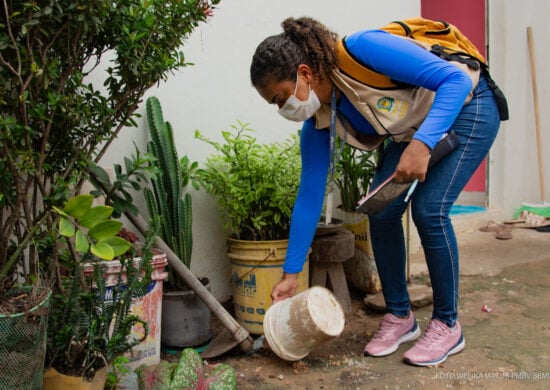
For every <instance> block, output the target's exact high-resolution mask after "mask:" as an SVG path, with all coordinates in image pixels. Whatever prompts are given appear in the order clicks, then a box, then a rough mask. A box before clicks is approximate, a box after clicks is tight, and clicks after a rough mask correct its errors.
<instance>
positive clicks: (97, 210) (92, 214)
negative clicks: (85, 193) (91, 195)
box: [78, 206, 113, 229]
mask: <svg viewBox="0 0 550 390" xmlns="http://www.w3.org/2000/svg"><path fill="white" fill-rule="evenodd" d="M111 214H113V208H112V207H110V206H96V207H92V208H91V209H89V210H88V212H87V213H86V214H85V215H83V216H82V218H80V220H79V221H78V223H79V225H81V226H84V227H85V228H88V229H91V228H93V227H94V226H95V225H97V224H98V223H100V222H103V221H105V220H107V219H109V217H110V216H111Z"/></svg>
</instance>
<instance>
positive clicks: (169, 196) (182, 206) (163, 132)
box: [144, 96, 198, 290]
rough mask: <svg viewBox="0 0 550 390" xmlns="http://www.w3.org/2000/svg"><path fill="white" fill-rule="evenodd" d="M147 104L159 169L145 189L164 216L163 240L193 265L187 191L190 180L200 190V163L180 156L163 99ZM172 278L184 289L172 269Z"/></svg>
mask: <svg viewBox="0 0 550 390" xmlns="http://www.w3.org/2000/svg"><path fill="white" fill-rule="evenodd" d="M146 107H147V119H148V123H149V132H150V134H151V142H149V145H148V150H149V153H150V154H151V155H153V156H154V157H155V160H154V161H153V162H152V166H153V167H154V168H155V169H156V171H157V175H156V176H155V177H154V178H152V179H151V184H152V190H150V189H145V192H144V194H145V200H146V201H147V210H148V211H149V215H150V217H151V218H155V219H157V218H160V220H161V221H162V228H161V230H160V236H161V238H162V240H163V241H164V242H165V243H166V244H167V245H168V246H169V247H170V248H171V249H172V250H173V251H174V253H175V254H176V255H177V256H178V258H179V259H180V260H181V261H182V262H183V263H184V264H185V266H186V267H187V268H189V267H190V265H191V253H192V250H193V231H192V223H193V214H192V199H191V194H189V192H184V191H185V188H186V187H187V186H188V184H189V183H192V185H193V187H194V188H195V189H198V182H197V181H196V180H195V179H194V176H193V175H194V172H195V171H196V169H197V166H198V164H197V163H196V162H192V163H191V162H190V161H189V158H188V157H187V156H184V157H182V158H181V159H179V158H178V153H177V150H176V146H175V144H174V135H173V131H172V125H171V124H170V122H167V121H166V122H165V121H164V118H163V115H162V108H161V105H160V102H159V100H158V99H157V98H156V97H154V96H153V97H150V98H148V99H147V106H146ZM169 281H170V282H171V284H173V285H174V286H175V287H177V288H178V289H180V290H181V289H182V288H183V285H184V284H185V283H184V282H183V280H181V278H180V277H179V276H178V275H177V274H175V273H173V272H170V279H169Z"/></svg>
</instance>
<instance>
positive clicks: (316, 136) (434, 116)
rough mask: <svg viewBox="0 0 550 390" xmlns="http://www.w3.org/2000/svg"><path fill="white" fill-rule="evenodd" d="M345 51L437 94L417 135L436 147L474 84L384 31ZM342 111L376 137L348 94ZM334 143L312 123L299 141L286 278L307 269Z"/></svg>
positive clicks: (358, 37) (360, 38)
mask: <svg viewBox="0 0 550 390" xmlns="http://www.w3.org/2000/svg"><path fill="white" fill-rule="evenodd" d="M346 46H347V48H348V49H349V51H350V52H351V53H352V54H353V55H354V56H355V57H356V58H358V59H359V60H360V61H361V62H363V63H364V64H366V65H368V66H369V67H370V68H372V69H374V70H375V71H377V72H379V73H382V74H385V75H387V76H389V77H391V78H392V79H394V80H398V81H401V82H404V83H406V84H410V85H417V86H421V87H424V88H426V89H429V90H432V91H435V97H434V101H433V104H432V107H431V109H430V112H429V113H428V116H427V117H426V119H425V120H424V122H423V123H422V125H421V126H420V127H419V129H418V130H417V131H416V133H415V135H414V136H413V138H414V139H417V140H419V141H421V142H423V143H424V144H426V145H427V146H428V147H429V148H430V149H431V148H433V146H434V145H435V144H436V143H437V141H438V140H439V139H440V138H441V136H442V135H443V134H444V133H446V132H447V131H448V130H449V128H450V127H451V125H452V124H453V122H454V121H455V119H456V117H457V116H458V113H459V112H460V110H461V108H462V106H463V104H464V100H465V99H466V97H467V95H468V93H469V92H470V89H471V86H472V84H471V80H470V78H469V77H468V75H466V74H465V73H464V72H463V71H461V70H460V69H458V68H457V67H456V66H454V65H452V64H450V63H449V62H447V61H445V60H443V59H440V58H439V57H437V56H435V55H434V54H432V53H430V52H429V51H427V50H425V49H423V48H421V47H419V46H417V45H415V44H414V43H411V42H409V41H408V40H406V39H403V38H400V37H396V36H394V35H391V34H389V33H386V32H384V31H380V30H364V31H360V32H357V33H355V34H352V35H350V36H348V37H347V38H346ZM337 110H338V114H339V115H342V116H344V117H345V118H346V119H347V121H348V122H349V123H350V125H351V126H352V127H353V128H354V129H355V130H356V131H358V132H361V133H364V134H376V132H375V130H374V128H373V127H372V126H371V125H370V124H369V123H368V122H367V121H366V119H365V118H364V117H363V116H362V115H361V114H360V113H359V112H358V111H357V110H356V109H355V108H354V107H353V105H352V104H351V103H350V102H349V100H348V99H347V98H346V97H345V96H344V95H343V94H342V97H341V99H340V101H339V102H338V107H337ZM329 142H330V134H329V132H328V131H326V130H318V129H315V121H314V119H313V118H311V119H308V120H307V121H305V122H304V124H303V127H302V133H301V139H300V149H301V154H302V175H301V181H300V188H299V191H298V196H297V198H296V203H295V205H294V209H293V213H292V219H291V225H290V237H289V247H288V251H287V256H286V260H285V264H284V266H283V269H284V272H286V273H297V272H300V271H301V270H302V268H303V264H304V262H305V259H306V255H307V252H308V250H309V247H310V246H311V242H312V240H313V236H314V234H315V230H316V228H317V224H318V222H319V220H320V217H321V211H322V207H323V200H324V195H325V185H326V180H327V173H328V167H329V159H330V152H329Z"/></svg>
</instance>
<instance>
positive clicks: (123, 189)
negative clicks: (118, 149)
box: [89, 145, 158, 217]
mask: <svg viewBox="0 0 550 390" xmlns="http://www.w3.org/2000/svg"><path fill="white" fill-rule="evenodd" d="M134 147H135V151H136V154H135V155H132V156H131V157H130V158H128V157H124V167H122V166H121V165H120V164H114V166H113V167H114V174H115V177H114V180H113V181H112V182H111V179H110V177H109V174H108V173H107V171H105V169H103V168H102V167H100V166H98V165H95V164H94V165H92V166H91V167H90V177H89V180H90V182H91V183H92V184H93V185H94V187H95V190H94V191H92V192H91V194H92V195H94V196H95V197H100V196H101V197H103V199H104V203H105V204H108V205H111V206H112V207H113V216H115V217H120V216H121V215H122V214H123V213H124V212H125V211H129V212H131V213H132V214H134V215H137V214H138V209H137V207H136V206H135V204H134V198H133V196H132V191H137V192H139V191H141V190H142V189H143V186H144V185H145V184H148V183H149V178H150V177H155V175H157V173H158V171H157V170H156V168H155V167H154V166H153V165H152V162H153V161H154V160H155V157H154V156H152V155H151V154H149V153H144V154H142V153H141V152H140V151H139V149H138V148H137V146H135V145H134Z"/></svg>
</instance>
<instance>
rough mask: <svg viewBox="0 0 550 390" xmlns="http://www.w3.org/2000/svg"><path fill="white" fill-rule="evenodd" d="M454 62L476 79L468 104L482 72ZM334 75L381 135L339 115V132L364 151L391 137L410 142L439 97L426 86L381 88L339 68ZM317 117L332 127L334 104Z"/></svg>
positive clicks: (318, 121)
mask: <svg viewBox="0 0 550 390" xmlns="http://www.w3.org/2000/svg"><path fill="white" fill-rule="evenodd" d="M451 63H452V64H453V65H456V66H457V67H459V68H461V69H463V70H464V71H466V73H467V74H468V76H470V78H471V79H472V82H473V83H472V84H473V86H472V90H471V91H470V94H469V95H468V97H467V98H466V100H465V102H464V104H466V103H468V102H469V101H470V100H471V98H472V95H473V90H474V88H475V87H476V86H477V83H478V81H479V74H480V71H479V70H477V71H476V70H473V69H470V68H469V67H468V66H467V65H465V64H461V63H458V62H454V61H452V62H451ZM330 78H331V80H332V82H333V83H334V85H335V86H336V88H338V89H339V90H340V91H341V93H343V94H344V95H345V96H346V97H347V98H348V99H349V101H350V102H351V104H352V105H353V106H354V107H355V108H356V109H357V111H359V112H360V113H361V115H363V117H364V118H365V119H366V120H367V121H368V122H369V123H370V124H371V125H372V126H373V127H374V129H375V130H376V133H377V135H364V134H361V133H359V132H357V131H355V130H354V129H353V128H352V127H351V126H350V125H349V124H348V123H344V122H343V121H341V120H340V118H338V116H337V117H336V134H338V136H339V137H340V138H341V139H345V140H346V142H347V143H348V144H350V145H351V146H353V147H356V148H358V149H362V150H373V149H376V147H377V146H378V145H380V144H381V143H382V142H383V141H384V140H385V139H386V138H388V137H390V138H391V139H392V140H393V141H396V142H409V141H410V140H411V138H412V136H413V134H414V133H415V131H416V130H417V129H418V128H419V127H420V125H421V124H422V122H423V121H424V119H425V118H426V116H427V115H428V112H429V111H430V109H431V107H432V103H433V99H434V96H435V93H434V92H433V91H430V90H428V89H425V88H422V87H405V88H401V89H377V88H374V87H371V86H368V85H366V84H363V83H361V82H358V81H356V80H354V79H353V78H351V77H349V76H347V75H345V74H344V73H342V72H340V71H339V70H334V71H333V72H332V74H331V75H330ZM314 118H315V127H316V128H317V129H326V128H328V127H330V104H322V105H321V108H320V109H319V110H318V111H317V112H316V113H315V115H314Z"/></svg>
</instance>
